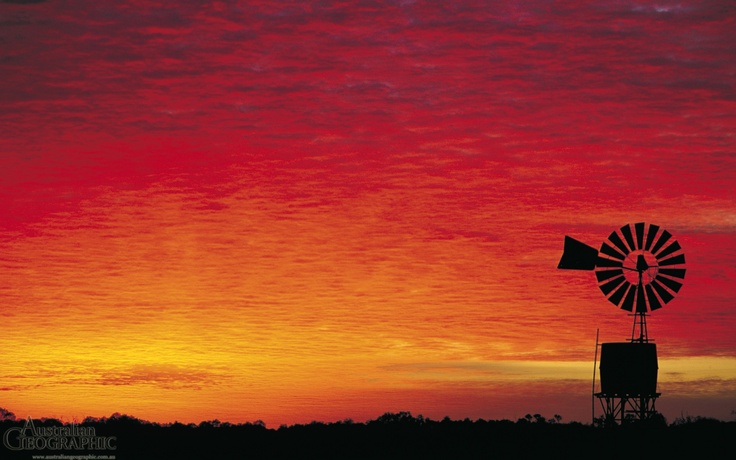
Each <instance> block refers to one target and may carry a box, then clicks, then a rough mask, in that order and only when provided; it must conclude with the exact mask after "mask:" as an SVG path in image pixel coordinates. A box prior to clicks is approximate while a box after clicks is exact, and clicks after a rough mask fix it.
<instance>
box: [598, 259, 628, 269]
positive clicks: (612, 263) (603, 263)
mask: <svg viewBox="0 0 736 460" xmlns="http://www.w3.org/2000/svg"><path fill="white" fill-rule="evenodd" d="M623 265H624V263H623V261H620V260H611V259H606V258H605V257H598V258H597V259H596V262H595V266H596V267H613V268H621V267H623Z"/></svg>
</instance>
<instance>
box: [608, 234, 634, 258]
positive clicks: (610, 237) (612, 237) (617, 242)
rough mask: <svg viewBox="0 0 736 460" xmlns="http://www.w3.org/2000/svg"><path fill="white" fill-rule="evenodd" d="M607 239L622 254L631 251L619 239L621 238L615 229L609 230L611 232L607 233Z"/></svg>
mask: <svg viewBox="0 0 736 460" xmlns="http://www.w3.org/2000/svg"><path fill="white" fill-rule="evenodd" d="M608 241H610V242H611V243H613V244H614V245H615V246H616V247H617V248H619V249H620V250H621V252H622V253H624V254H628V253H629V252H631V251H629V249H628V248H627V247H626V245H625V244H624V242H623V241H621V238H620V237H619V236H618V233H616V232H615V231H614V232H611V234H610V235H608Z"/></svg>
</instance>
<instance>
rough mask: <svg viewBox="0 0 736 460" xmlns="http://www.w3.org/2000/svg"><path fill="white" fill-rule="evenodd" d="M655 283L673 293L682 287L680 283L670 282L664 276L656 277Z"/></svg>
mask: <svg viewBox="0 0 736 460" xmlns="http://www.w3.org/2000/svg"><path fill="white" fill-rule="evenodd" d="M657 281H659V282H661V283H662V284H664V285H665V286H667V287H668V288H670V289H671V290H672V291H674V292H680V288H681V287H682V283H681V282H679V281H675V280H671V279H669V278H666V277H664V276H658V277H657Z"/></svg>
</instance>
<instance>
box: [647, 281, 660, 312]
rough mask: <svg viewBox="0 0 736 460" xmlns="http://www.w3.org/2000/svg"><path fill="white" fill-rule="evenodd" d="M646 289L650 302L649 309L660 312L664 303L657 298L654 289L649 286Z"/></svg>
mask: <svg viewBox="0 0 736 460" xmlns="http://www.w3.org/2000/svg"><path fill="white" fill-rule="evenodd" d="M644 288H645V290H646V292H647V300H648V301H649V308H650V309H651V310H652V311H654V310H659V309H660V308H662V303H661V302H660V301H659V299H658V298H657V295H656V294H655V293H654V290H653V289H652V287H651V286H650V285H648V284H647V285H646V286H644Z"/></svg>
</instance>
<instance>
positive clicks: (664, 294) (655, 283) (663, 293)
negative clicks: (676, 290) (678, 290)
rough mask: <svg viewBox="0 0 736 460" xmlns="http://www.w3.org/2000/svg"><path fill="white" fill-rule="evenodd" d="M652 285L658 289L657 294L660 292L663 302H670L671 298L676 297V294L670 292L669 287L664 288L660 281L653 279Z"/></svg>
mask: <svg viewBox="0 0 736 460" xmlns="http://www.w3.org/2000/svg"><path fill="white" fill-rule="evenodd" d="M651 286H652V287H654V290H655V291H657V294H659V297H660V298H661V299H662V302H664V303H669V301H670V300H672V299H674V298H675V296H673V295H672V294H670V293H669V291H667V289H665V288H664V286H662V285H661V284H659V282H658V281H657V280H656V279H655V280H652V282H651Z"/></svg>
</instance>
